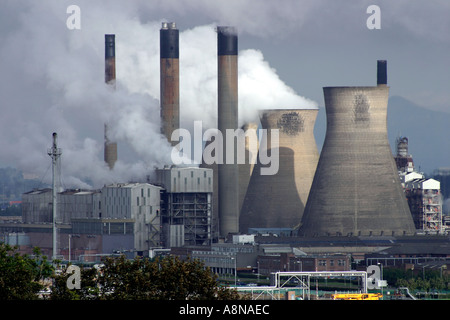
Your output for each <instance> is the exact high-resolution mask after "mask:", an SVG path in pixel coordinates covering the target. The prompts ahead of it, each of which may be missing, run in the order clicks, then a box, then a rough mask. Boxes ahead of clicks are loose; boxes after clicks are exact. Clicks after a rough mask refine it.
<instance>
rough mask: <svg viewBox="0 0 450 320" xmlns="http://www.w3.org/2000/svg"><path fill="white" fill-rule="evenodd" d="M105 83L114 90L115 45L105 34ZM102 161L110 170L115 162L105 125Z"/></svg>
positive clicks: (111, 37) (115, 147)
mask: <svg viewBox="0 0 450 320" xmlns="http://www.w3.org/2000/svg"><path fill="white" fill-rule="evenodd" d="M105 83H106V84H108V85H110V86H112V88H113V89H115V88H116V43H115V35H114V34H105ZM104 133H105V148H104V160H105V162H106V163H107V164H108V167H109V168H110V169H113V168H114V164H115V163H116V161H117V143H116V142H113V141H110V140H109V136H108V124H106V123H105V128H104Z"/></svg>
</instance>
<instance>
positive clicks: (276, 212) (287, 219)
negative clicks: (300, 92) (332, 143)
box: [239, 109, 319, 233]
mask: <svg viewBox="0 0 450 320" xmlns="http://www.w3.org/2000/svg"><path fill="white" fill-rule="evenodd" d="M317 112H318V109H280V110H267V111H264V112H262V113H261V125H262V128H263V129H267V141H268V142H270V141H271V134H272V130H273V129H278V134H279V145H278V155H279V156H278V163H279V168H278V172H277V173H276V174H274V175H261V171H260V169H261V167H264V165H262V164H261V162H260V161H258V162H257V163H256V164H255V167H254V168H253V172H252V176H251V178H250V182H249V185H248V188H247V193H246V196H245V199H244V202H243V205H242V209H241V214H240V222H239V225H240V231H241V232H242V233H246V232H248V228H293V229H294V228H296V227H298V226H299V225H300V222H301V219H302V215H303V209H304V207H305V204H306V201H307V199H308V194H309V190H310V187H311V183H312V181H313V178H314V173H315V170H316V166H317V162H318V159H319V153H318V151H317V145H316V142H315V139H314V124H315V121H316V117H317ZM264 148H265V146H264V145H263V144H261V145H260V147H259V155H258V159H259V158H260V153H261V152H267V151H268V152H269V154H273V152H274V148H277V146H270V144H268V150H264Z"/></svg>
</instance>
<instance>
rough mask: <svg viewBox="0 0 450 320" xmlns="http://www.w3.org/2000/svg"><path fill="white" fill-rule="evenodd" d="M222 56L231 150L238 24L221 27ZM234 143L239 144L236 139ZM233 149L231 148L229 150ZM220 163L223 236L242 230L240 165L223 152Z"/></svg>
mask: <svg viewBox="0 0 450 320" xmlns="http://www.w3.org/2000/svg"><path fill="white" fill-rule="evenodd" d="M217 55H218V113H217V116H218V129H219V131H220V132H221V133H222V135H223V137H224V139H223V148H222V149H223V150H225V149H227V148H225V146H227V139H226V130H227V129H232V130H236V129H238V37H237V32H236V29H235V28H234V27H217ZM230 145H233V146H234V147H235V151H234V155H235V157H236V146H235V143H234V141H233V142H231V141H230ZM228 152H229V150H228ZM219 159H223V161H224V162H223V163H224V164H219V165H218V178H219V181H218V185H219V188H218V191H219V227H220V235H221V236H223V237H225V236H227V235H228V234H229V233H237V232H239V168H238V165H237V159H233V160H234V161H233V163H226V156H225V154H223V153H222V155H221V156H219Z"/></svg>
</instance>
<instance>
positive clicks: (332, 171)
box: [299, 85, 415, 236]
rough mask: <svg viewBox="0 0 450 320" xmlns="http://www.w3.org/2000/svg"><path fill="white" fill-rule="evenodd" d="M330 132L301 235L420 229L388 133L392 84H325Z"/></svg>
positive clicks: (386, 233)
mask: <svg viewBox="0 0 450 320" xmlns="http://www.w3.org/2000/svg"><path fill="white" fill-rule="evenodd" d="M323 92H324V98H325V108H326V114H327V132H326V136H325V141H324V145H323V148H322V152H321V154H320V159H319V163H318V166H317V170H316V173H315V177H314V181H313V184H312V187H311V192H310V194H309V199H308V202H307V204H306V208H305V211H304V214H303V219H302V225H301V227H300V230H299V235H302V236H322V235H333V236H335V235H343V236H347V235H393V234H396V235H398V234H412V233H414V232H415V228H414V223H413V221H412V217H411V213H410V210H409V207H408V204H407V202H406V198H405V195H404V193H403V190H402V187H401V184H400V179H399V176H398V172H397V167H396V164H395V161H394V157H393V155H392V152H391V148H390V146H389V142H388V137H387V104H388V96H389V87H388V86H386V85H379V86H376V87H325V88H324V89H323Z"/></svg>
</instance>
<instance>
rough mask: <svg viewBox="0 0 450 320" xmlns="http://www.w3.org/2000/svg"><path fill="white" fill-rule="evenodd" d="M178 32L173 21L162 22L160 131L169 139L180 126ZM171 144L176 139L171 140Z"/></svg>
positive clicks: (173, 143) (175, 142)
mask: <svg viewBox="0 0 450 320" xmlns="http://www.w3.org/2000/svg"><path fill="white" fill-rule="evenodd" d="M179 73H180V71H179V32H178V29H177V28H176V25H175V23H173V22H163V23H162V27H161V30H160V81H161V82H160V86H161V87H160V94H161V132H162V133H163V134H164V135H165V136H166V138H167V140H168V141H169V142H170V141H171V136H172V132H173V131H174V130H176V129H178V128H179V127H180V89H179V83H180V81H179ZM171 143H172V145H175V144H177V141H174V142H171Z"/></svg>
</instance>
